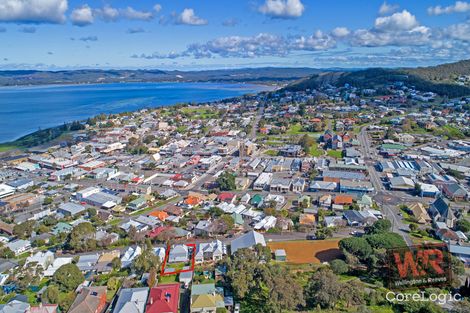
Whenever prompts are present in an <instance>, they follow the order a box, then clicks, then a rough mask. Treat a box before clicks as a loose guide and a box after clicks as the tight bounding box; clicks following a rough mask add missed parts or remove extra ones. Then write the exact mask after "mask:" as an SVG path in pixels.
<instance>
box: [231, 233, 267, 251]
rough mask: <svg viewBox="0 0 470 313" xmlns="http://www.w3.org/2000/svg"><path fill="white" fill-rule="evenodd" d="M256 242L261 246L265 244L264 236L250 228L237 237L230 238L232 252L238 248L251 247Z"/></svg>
mask: <svg viewBox="0 0 470 313" xmlns="http://www.w3.org/2000/svg"><path fill="white" fill-rule="evenodd" d="M258 243H259V244H261V245H263V246H266V241H265V240H264V236H263V235H262V234H260V233H257V232H255V231H253V230H252V231H250V232H248V233H246V234H244V235H242V236H240V237H238V238H237V239H234V240H232V242H231V248H232V254H233V253H235V252H237V250H239V249H243V248H251V247H253V246H254V245H256V244H258Z"/></svg>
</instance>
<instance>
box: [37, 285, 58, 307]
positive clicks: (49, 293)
mask: <svg viewBox="0 0 470 313" xmlns="http://www.w3.org/2000/svg"><path fill="white" fill-rule="evenodd" d="M59 293H60V291H59V287H57V285H52V284H51V285H49V287H47V289H46V290H44V293H43V294H42V297H41V300H42V302H43V303H52V304H55V303H58V302H59Z"/></svg>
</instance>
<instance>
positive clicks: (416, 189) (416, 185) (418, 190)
mask: <svg viewBox="0 0 470 313" xmlns="http://www.w3.org/2000/svg"><path fill="white" fill-rule="evenodd" d="M422 191H423V189H422V188H421V185H420V184H419V183H415V187H414V192H415V194H416V195H421V192H422Z"/></svg>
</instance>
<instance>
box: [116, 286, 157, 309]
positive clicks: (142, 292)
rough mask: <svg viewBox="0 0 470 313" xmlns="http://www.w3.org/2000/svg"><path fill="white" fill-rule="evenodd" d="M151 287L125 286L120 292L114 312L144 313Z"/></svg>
mask: <svg viewBox="0 0 470 313" xmlns="http://www.w3.org/2000/svg"><path fill="white" fill-rule="evenodd" d="M148 293H149V288H147V287H141V288H125V289H121V292H119V297H118V299H117V301H116V304H115V305H114V309H113V311H112V312H113V313H144V312H145V305H146V304H147V296H148Z"/></svg>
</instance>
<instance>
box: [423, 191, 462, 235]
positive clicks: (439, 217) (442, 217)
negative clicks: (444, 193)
mask: <svg viewBox="0 0 470 313" xmlns="http://www.w3.org/2000/svg"><path fill="white" fill-rule="evenodd" d="M429 215H430V216H431V218H432V219H433V221H434V222H443V223H445V224H446V225H447V227H449V228H453V227H454V225H455V222H456V221H457V219H456V217H455V215H454V213H453V212H452V209H451V208H450V205H449V203H448V202H447V200H445V199H444V198H442V197H440V198H437V199H436V200H435V201H434V202H433V203H432V204H431V206H430V207H429Z"/></svg>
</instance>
